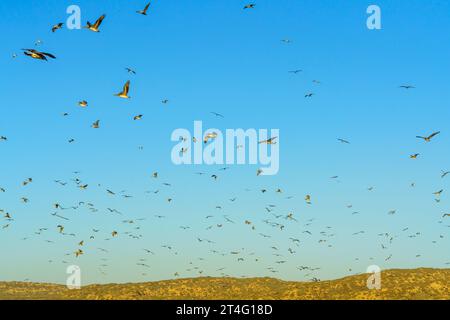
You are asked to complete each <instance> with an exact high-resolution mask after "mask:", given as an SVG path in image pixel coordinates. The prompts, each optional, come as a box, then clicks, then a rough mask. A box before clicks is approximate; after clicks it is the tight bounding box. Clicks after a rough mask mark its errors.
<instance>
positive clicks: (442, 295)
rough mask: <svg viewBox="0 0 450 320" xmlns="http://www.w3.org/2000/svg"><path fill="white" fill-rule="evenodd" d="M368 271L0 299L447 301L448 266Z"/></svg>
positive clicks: (17, 293) (3, 286) (23, 293)
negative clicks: (370, 283)
mask: <svg viewBox="0 0 450 320" xmlns="http://www.w3.org/2000/svg"><path fill="white" fill-rule="evenodd" d="M369 276H370V275H369V274H360V275H355V276H349V277H345V278H342V279H339V280H332V281H318V282H293V281H281V280H277V279H273V278H239V279H238V278H209V277H204V278H190V279H177V280H166V281H158V282H148V283H129V284H104V285H87V286H83V287H82V288H81V289H79V290H76V289H75V290H70V289H68V288H67V287H66V286H64V285H56V284H45V283H28V282H0V300H12V299H13V300H449V299H450V269H426V268H421V269H413V270H401V269H393V270H386V271H382V272H381V288H380V289H379V290H375V289H372V290H369V289H368V288H367V280H368V278H369Z"/></svg>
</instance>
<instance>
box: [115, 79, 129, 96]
mask: <svg viewBox="0 0 450 320" xmlns="http://www.w3.org/2000/svg"><path fill="white" fill-rule="evenodd" d="M129 90H130V80H128V81H127V82H126V83H125V85H124V86H123V90H122V92H119V93H117V94H115V96H116V97H119V98H123V99H131V97H129V96H128V91H129Z"/></svg>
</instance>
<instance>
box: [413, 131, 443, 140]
mask: <svg viewBox="0 0 450 320" xmlns="http://www.w3.org/2000/svg"><path fill="white" fill-rule="evenodd" d="M440 133H441V132H440V131H438V132H435V133H433V134H431V135H429V136H428V137H422V136H416V138H418V139H423V140H425V142H430V141H431V139H433V138H434V137H435V136H437V135H438V134H440Z"/></svg>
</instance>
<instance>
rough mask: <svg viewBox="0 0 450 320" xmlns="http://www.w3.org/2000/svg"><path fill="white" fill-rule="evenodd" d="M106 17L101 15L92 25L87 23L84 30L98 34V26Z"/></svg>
mask: <svg viewBox="0 0 450 320" xmlns="http://www.w3.org/2000/svg"><path fill="white" fill-rule="evenodd" d="M105 17H106V15H102V16H101V17H100V18H98V19H97V21H95V23H94V24H91V23H90V22H89V21H88V22H87V26H85V27H84V28H86V29H89V30H91V31H93V32H100V30H99V28H100V25H101V24H102V22H103V19H105Z"/></svg>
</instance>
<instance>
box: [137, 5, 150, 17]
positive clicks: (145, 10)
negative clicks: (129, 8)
mask: <svg viewBox="0 0 450 320" xmlns="http://www.w3.org/2000/svg"><path fill="white" fill-rule="evenodd" d="M148 7H150V2H149V3H147V5H146V6H145V8H144V10H139V11H136V13H139V14H142V15H144V16H146V15H147V10H148Z"/></svg>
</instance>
